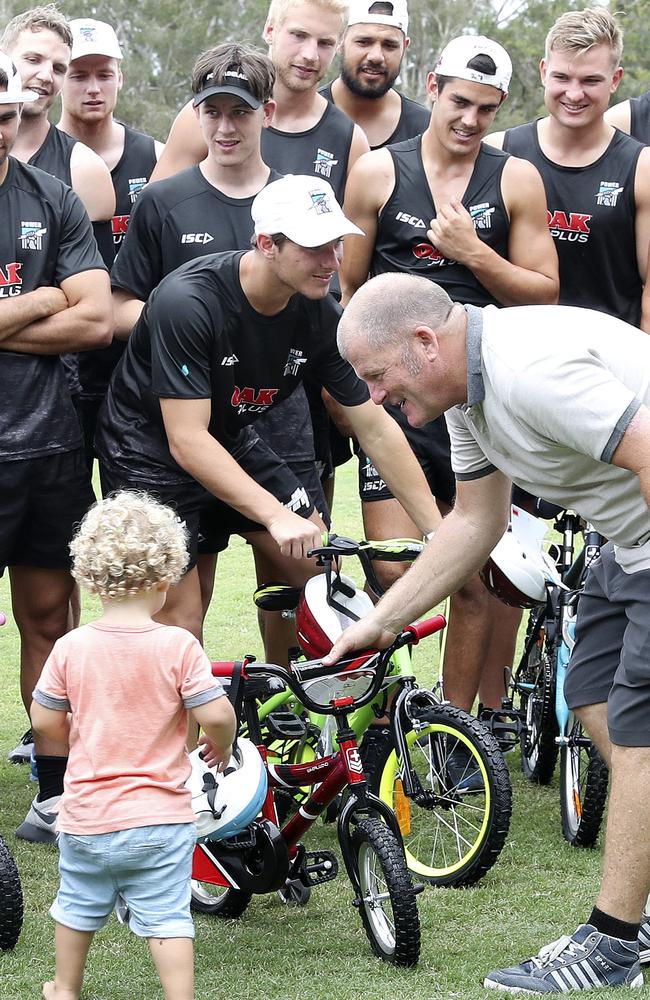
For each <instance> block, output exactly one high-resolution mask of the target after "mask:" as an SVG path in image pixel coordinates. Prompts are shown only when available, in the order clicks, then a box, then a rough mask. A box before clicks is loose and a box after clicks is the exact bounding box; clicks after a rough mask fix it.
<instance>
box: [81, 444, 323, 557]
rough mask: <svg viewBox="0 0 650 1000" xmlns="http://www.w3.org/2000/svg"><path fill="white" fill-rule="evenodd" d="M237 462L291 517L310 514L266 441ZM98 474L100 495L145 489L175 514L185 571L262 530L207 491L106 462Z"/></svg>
mask: <svg viewBox="0 0 650 1000" xmlns="http://www.w3.org/2000/svg"><path fill="white" fill-rule="evenodd" d="M237 461H238V463H239V465H240V466H241V467H242V469H244V471H245V472H247V473H248V475H249V476H250V477H251V478H252V479H254V480H255V481H256V482H257V483H259V485H260V486H263V487H264V489H266V490H268V491H269V493H272V494H273V496H274V497H276V499H277V500H279V501H280V503H282V504H284V506H285V507H288V508H289V509H290V510H292V511H294V513H296V514H299V515H300V516H301V517H309V515H310V514H311V513H312V511H313V510H314V505H313V503H312V501H311V500H310V498H309V495H308V493H307V490H306V489H305V487H304V486H303V485H302V484H301V483H300V482H299V481H298V479H297V478H296V476H295V475H294V473H293V472H292V471H291V469H290V468H289V467H288V465H287V464H286V462H283V461H282V459H280V458H278V456H277V455H276V454H275V452H273V451H272V450H271V448H269V446H268V445H267V444H265V442H264V441H262V440H260V439H259V438H257V437H256V439H255V441H254V443H253V445H252V446H251V447H250V448H249V449H248V450H247V451H246V452H245V453H244V454H243V455H239V456H238V458H237ZM100 475H101V483H102V493H103V494H104V496H107V495H108V494H109V493H113V492H115V491H116V490H144V491H145V492H147V493H150V494H151V496H153V497H155V498H156V499H157V500H160V502H161V503H165V504H168V505H169V506H170V507H172V508H173V509H174V510H175V511H176V512H177V514H178V516H179V517H180V518H182V520H183V521H184V522H185V524H186V527H187V531H188V548H189V555H190V558H189V563H188V569H191V568H192V567H193V566H194V565H195V564H196V559H197V556H198V555H199V554H202V555H203V554H208V553H215V552H222V551H223V550H224V549H225V548H227V546H228V540H229V538H230V536H231V535H240V534H243V533H245V532H249V531H264V530H266V529H265V528H264V526H263V525H261V524H259V523H258V522H257V521H253V520H251V519H250V518H247V517H245V516H244V515H243V514H241V513H240V512H239V511H238V510H235V508H234V507H230V506H229V505H228V504H226V503H223V502H222V501H221V500H218V499H217V498H216V497H214V496H212V495H211V494H210V493H208V492H207V490H203V491H199V490H198V489H191V490H188V489H187V488H186V487H185V486H183V485H180V486H179V485H178V484H171V485H170V484H166V483H162V484H154V483H151V482H145V481H143V480H142V479H138V477H137V476H133V475H129V474H128V473H127V472H125V471H124V470H123V469H120V468H118V467H117V466H115V465H113V464H112V463H110V462H107V461H106V460H105V459H102V460H101V461H100Z"/></svg>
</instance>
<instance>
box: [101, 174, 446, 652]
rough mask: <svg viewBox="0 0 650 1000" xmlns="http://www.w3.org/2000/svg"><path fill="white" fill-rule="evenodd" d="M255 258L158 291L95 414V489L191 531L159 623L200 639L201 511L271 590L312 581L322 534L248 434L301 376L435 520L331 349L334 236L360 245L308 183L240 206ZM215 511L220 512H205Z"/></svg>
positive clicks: (280, 470)
mask: <svg viewBox="0 0 650 1000" xmlns="http://www.w3.org/2000/svg"><path fill="white" fill-rule="evenodd" d="M252 216H253V223H254V229H255V248H254V249H253V250H249V251H248V252H241V251H233V252H229V253H220V254H212V255H208V256H206V257H202V258H198V259H197V260H193V261H190V262H189V263H187V264H184V265H183V266H182V267H180V268H178V269H177V270H176V271H174V272H173V273H172V274H170V275H168V276H167V277H166V278H164V279H163V280H162V282H161V283H160V285H159V286H158V288H157V289H156V290H155V291H154V292H153V293H152V295H151V296H150V298H149V300H148V302H147V304H146V306H145V308H144V310H143V312H142V315H141V317H140V319H139V320H138V323H137V324H136V326H135V329H134V331H133V333H132V334H131V336H130V338H129V342H128V346H127V349H126V352H125V354H124V357H123V359H122V362H121V364H120V367H119V368H118V369H117V371H116V374H115V376H114V378H113V380H112V382H111V386H110V388H109V392H108V396H107V399H106V404H105V406H104V408H103V409H102V411H101V413H100V418H99V425H98V433H97V439H96V440H97V446H98V451H99V454H100V463H101V469H102V477H103V483H104V486H105V488H106V489H109V490H110V489H114V488H116V487H117V486H118V484H119V485H121V486H127V485H128V486H132V487H137V488H145V489H149V490H152V491H154V492H155V493H156V494H157V495H159V496H160V497H161V498H163V499H164V500H165V502H171V503H173V504H174V505H175V506H176V508H177V510H178V512H179V514H180V515H181V516H182V517H183V519H184V520H185V521H186V523H187V525H188V529H189V532H190V553H191V560H190V566H191V569H190V570H189V572H188V573H187V574H186V575H185V577H184V578H183V580H182V581H181V582H180V583H179V584H178V586H177V587H175V588H172V590H171V591H170V594H169V598H168V601H167V604H166V608H165V612H164V614H165V620H166V621H168V622H170V623H173V624H179V625H183V626H184V627H186V628H190V629H191V630H192V631H194V632H195V634H196V632H197V629H200V624H201V610H202V609H201V595H200V590H199V581H198V577H197V572H196V568H195V562H196V546H197V534H198V524H199V517H200V513H201V510H202V509H205V508H206V507H212V508H213V510H214V506H215V504H218V505H219V517H218V518H216V517H215V518H214V521H215V524H217V525H218V526H219V528H220V532H221V536H222V540H221V546H220V547H221V548H223V547H225V545H226V544H227V540H228V537H229V535H230V534H231V533H245V534H247V535H248V534H250V533H257V534H258V536H260V537H259V538H258V539H257V543H258V544H260V543H261V544H263V541H262V537H261V536H266V538H267V543H266V544H267V547H268V548H269V549H271V548H273V549H275V550H276V551H277V550H279V552H280V555H281V556H282V557H283V559H284V564H285V566H284V568H285V570H286V575H283V579H286V580H288V581H289V582H292V583H294V584H295V585H300V583H301V582H304V580H305V579H306V578H307V577H308V576H310V575H313V571H314V570H313V564H311V565H310V564H309V563H308V562H307V561H306V559H305V556H306V554H307V552H308V550H309V549H310V548H312V547H314V546H316V545H318V544H319V542H320V531H321V526H322V522H321V521H320V518H318V516H317V515H316V514H315V513H314V511H313V507H312V505H311V503H310V502H309V499H308V497H307V496H306V494H305V491H304V489H302V490H301V489H300V487H299V484H297V481H296V479H295V477H294V476H293V475H292V474H291V472H290V470H289V469H288V467H287V466H286V464H285V463H284V462H282V461H280V460H279V459H278V458H277V456H276V455H274V454H273V452H270V450H269V449H268V447H267V446H266V445H265V444H264V443H263V442H261V441H260V440H259V439H257V436H256V435H255V433H254V431H253V430H252V428H251V426H250V425H251V424H252V423H253V422H254V421H255V420H257V419H258V418H259V417H260V416H261V414H263V413H265V412H268V411H269V410H270V409H271V408H272V407H273V406H275V405H277V404H278V403H279V402H280V401H281V400H282V399H284V398H286V397H287V396H288V395H289V394H290V393H291V392H292V391H293V390H294V389H295V387H296V386H297V385H299V383H300V382H301V380H302V379H303V378H305V377H307V375H310V376H311V377H313V378H314V379H315V380H316V381H317V382H318V383H319V384H322V385H325V386H326V387H327V389H328V391H329V392H330V393H331V394H332V395H333V396H334V398H336V399H337V400H338V401H339V402H340V403H341V404H342V406H343V408H344V411H345V414H346V416H347V417H348V419H349V421H350V424H351V425H352V426H353V428H354V431H355V433H356V434H357V435H358V437H359V439H360V440H361V441H362V442H363V444H364V447H366V448H367V449H368V451H369V453H370V454H372V455H373V457H374V458H375V459H376V460H377V462H378V464H379V465H380V466H381V467H382V468H383V469H384V474H385V476H386V479H387V480H388V481H389V482H390V483H391V484H392V486H393V488H394V489H395V490H397V491H398V494H399V495H400V496H401V499H402V500H403V502H404V504H405V506H406V507H407V509H408V510H409V511H410V513H411V516H413V517H414V519H415V521H416V523H417V524H418V525H419V527H420V529H421V530H422V531H424V532H428V531H430V530H431V529H432V527H433V524H434V523H435V521H436V518H437V513H436V511H435V506H434V504H433V503H432V501H431V497H430V496H429V494H428V491H427V490H426V485H425V483H424V479H423V476H422V474H421V472H420V470H419V468H418V466H417V464H416V462H415V460H414V459H413V457H412V455H411V454H410V452H409V450H408V449H406V448H404V446H403V442H404V439H403V436H402V434H401V432H400V430H399V428H397V427H396V425H395V424H394V423H393V422H392V421H391V420H390V419H389V418H388V417H387V416H386V415H385V414H384V413H383V411H382V410H380V409H377V408H376V407H375V406H374V405H372V404H371V403H370V401H369V399H368V393H367V390H366V387H365V386H364V384H363V383H362V382H361V381H359V380H358V379H357V377H356V376H355V374H354V372H353V371H352V369H351V368H350V367H349V365H347V364H346V363H345V362H343V361H342V359H341V357H340V355H339V353H338V350H337V348H336V327H337V324H338V320H339V316H340V307H339V306H338V305H337V303H336V301H335V300H334V299H333V298H332V297H331V296H330V295H328V292H329V287H330V283H331V281H332V278H333V276H334V275H335V274H336V272H337V271H338V268H339V263H340V259H341V253H342V239H341V238H342V237H343V236H345V235H347V234H350V233H357V232H358V229H357V227H356V226H353V225H352V224H351V223H350V222H349V221H348V220H347V219H346V218H345V216H344V215H343V212H342V211H341V209H340V207H339V205H338V204H337V202H336V200H335V198H334V194H333V191H332V188H331V187H330V185H329V184H328V183H327V182H326V181H325V180H322V179H320V178H313V177H306V176H300V175H298V176H288V177H284V178H282V179H280V180H277V181H274V182H273V183H271V184H269V185H267V186H266V187H265V188H264V189H263V190H262V191H261V192H260V193H259V194H258V195H257V197H256V198H255V200H254V202H253V205H252ZM215 498H216V499H215Z"/></svg>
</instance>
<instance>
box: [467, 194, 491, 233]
mask: <svg viewBox="0 0 650 1000" xmlns="http://www.w3.org/2000/svg"><path fill="white" fill-rule="evenodd" d="M495 211H496V209H495V208H494V206H492V205H490V203H489V202H487V201H485V202H483V203H482V204H481V205H470V206H469V214H470V215H471V217H472V222H473V223H474V229H492V216H493V215H494V213H495Z"/></svg>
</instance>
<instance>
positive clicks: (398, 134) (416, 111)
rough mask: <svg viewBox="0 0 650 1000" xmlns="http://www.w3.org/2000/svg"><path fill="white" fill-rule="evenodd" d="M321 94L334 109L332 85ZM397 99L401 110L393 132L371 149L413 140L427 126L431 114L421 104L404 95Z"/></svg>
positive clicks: (320, 92)
mask: <svg viewBox="0 0 650 1000" xmlns="http://www.w3.org/2000/svg"><path fill="white" fill-rule="evenodd" d="M318 93H319V94H322V95H323V97H324V98H326V100H328V101H330V103H331V104H333V105H334V107H337V105H336V104H335V102H334V99H333V97H332V84H331V83H328V84H327V86H326V87H323V89H322V90H319V91H318ZM399 99H400V101H401V102H402V108H401V111H400V116H399V119H398V122H397V125H396V126H395V131H394V132H393V134H392V135H390V136H389V137H388V139H386V142H382V143H380V144H379V145H378V146H371V147H370V148H371V149H382V148H383V147H384V146H389V145H394V144H395V143H397V142H404V140H405V139H413V138H414V136H416V135H421V134H422V133H423V132H424V131H425V129H427V128H428V126H429V120H430V118H431V112H430V111H427V109H426V108H423V107H422V105H421V104H418V102H417V101H412V100H411V98H410V97H406V96H405V95H404V94H400V95H399Z"/></svg>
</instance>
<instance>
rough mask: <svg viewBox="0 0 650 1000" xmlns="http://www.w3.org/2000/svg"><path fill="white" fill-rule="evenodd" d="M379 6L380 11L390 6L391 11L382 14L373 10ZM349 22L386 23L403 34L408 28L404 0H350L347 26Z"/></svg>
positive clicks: (407, 14) (407, 15)
mask: <svg viewBox="0 0 650 1000" xmlns="http://www.w3.org/2000/svg"><path fill="white" fill-rule="evenodd" d="M373 7H379V8H380V9H381V10H382V11H383V10H384V9H385V8H386V7H390V9H391V13H390V14H384V13H379V11H377V12H375V11H373V9H372V8H373ZM351 24H387V25H389V26H390V27H391V28H399V29H400V31H403V32H404V34H405V35H407V34H408V30H409V12H408V7H407V5H406V0H352V2H351V3H350V14H349V16H348V27H350V25H351Z"/></svg>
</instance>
